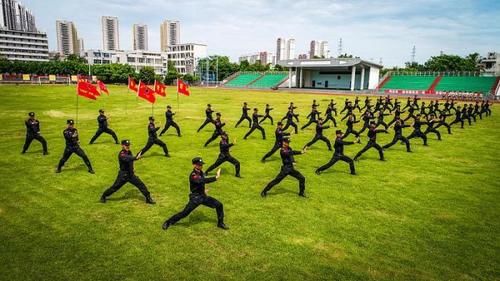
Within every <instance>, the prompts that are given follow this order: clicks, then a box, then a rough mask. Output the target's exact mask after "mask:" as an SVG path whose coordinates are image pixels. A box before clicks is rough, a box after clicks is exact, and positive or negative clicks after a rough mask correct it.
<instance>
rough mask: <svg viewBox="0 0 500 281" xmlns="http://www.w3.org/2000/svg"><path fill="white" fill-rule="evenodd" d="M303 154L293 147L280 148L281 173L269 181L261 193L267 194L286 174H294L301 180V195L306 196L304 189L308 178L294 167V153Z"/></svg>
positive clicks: (293, 175)
mask: <svg viewBox="0 0 500 281" xmlns="http://www.w3.org/2000/svg"><path fill="white" fill-rule="evenodd" d="M297 154H302V152H301V151H295V150H293V149H292V148H291V147H287V148H285V147H282V148H281V150H280V155H281V160H282V163H283V165H282V166H281V170H280V172H279V174H278V175H277V176H276V177H275V178H274V179H273V180H272V181H271V182H269V183H268V184H267V185H266V187H265V188H264V189H263V190H262V192H261V195H262V196H266V195H267V192H268V191H269V190H271V188H273V186H275V185H277V184H278V183H280V182H281V181H282V180H283V179H284V178H285V177H286V176H292V177H294V178H296V179H297V180H298V181H299V195H300V196H305V195H304V191H305V188H306V178H305V177H304V176H303V175H302V174H301V173H300V172H299V171H297V170H295V168H294V167H293V163H294V162H295V160H294V157H293V156H294V155H297Z"/></svg>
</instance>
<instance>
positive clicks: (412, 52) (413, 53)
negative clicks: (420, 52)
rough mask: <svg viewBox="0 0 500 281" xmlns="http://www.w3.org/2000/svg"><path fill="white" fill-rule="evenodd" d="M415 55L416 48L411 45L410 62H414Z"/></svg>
mask: <svg viewBox="0 0 500 281" xmlns="http://www.w3.org/2000/svg"><path fill="white" fill-rule="evenodd" d="M416 53H417V48H415V45H413V49H412V50H411V62H412V63H414V62H415V54H416Z"/></svg>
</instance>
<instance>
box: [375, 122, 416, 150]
mask: <svg viewBox="0 0 500 281" xmlns="http://www.w3.org/2000/svg"><path fill="white" fill-rule="evenodd" d="M408 127H410V125H404V124H402V123H400V122H396V123H395V124H394V138H393V139H392V141H391V142H390V143H388V144H386V145H384V146H383V147H382V148H384V149H387V148H389V147H391V146H393V145H395V144H396V143H397V142H398V141H402V142H404V143H405V145H406V151H408V152H411V148H410V141H408V139H407V138H405V137H404V136H403V128H408Z"/></svg>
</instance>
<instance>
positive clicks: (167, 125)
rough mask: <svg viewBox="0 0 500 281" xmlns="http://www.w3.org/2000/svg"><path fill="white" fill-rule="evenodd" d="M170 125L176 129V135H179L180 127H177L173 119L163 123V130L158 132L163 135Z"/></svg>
mask: <svg viewBox="0 0 500 281" xmlns="http://www.w3.org/2000/svg"><path fill="white" fill-rule="evenodd" d="M170 126H172V127H174V128H175V130H176V131H177V135H178V136H179V137H180V136H181V129H180V128H179V125H177V123H175V121H169V122H167V123H166V124H165V127H163V130H161V132H160V136H161V135H163V134H164V133H165V132H166V131H167V130H168V129H169V128H170Z"/></svg>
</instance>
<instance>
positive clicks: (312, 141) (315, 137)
mask: <svg viewBox="0 0 500 281" xmlns="http://www.w3.org/2000/svg"><path fill="white" fill-rule="evenodd" d="M319 140H321V141H323V142H324V143H326V146H328V150H332V144H331V143H330V141H329V140H328V139H327V138H326V137H325V136H323V135H315V136H314V138H313V139H312V140H311V141H310V142H308V143H307V144H306V145H305V146H307V147H309V146H311V145H313V144H315V143H316V142H317V141H319Z"/></svg>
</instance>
